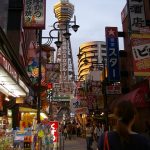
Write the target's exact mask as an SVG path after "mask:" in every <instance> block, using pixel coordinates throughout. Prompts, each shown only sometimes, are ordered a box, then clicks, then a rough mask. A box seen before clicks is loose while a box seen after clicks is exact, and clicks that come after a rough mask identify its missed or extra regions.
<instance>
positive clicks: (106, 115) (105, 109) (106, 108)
mask: <svg viewBox="0 0 150 150" xmlns="http://www.w3.org/2000/svg"><path fill="white" fill-rule="evenodd" d="M102 63H103V67H104V80H103V95H104V111H105V112H104V113H105V121H106V129H108V106H107V93H106V68H105V67H106V65H105V60H104V57H103V60H102Z"/></svg>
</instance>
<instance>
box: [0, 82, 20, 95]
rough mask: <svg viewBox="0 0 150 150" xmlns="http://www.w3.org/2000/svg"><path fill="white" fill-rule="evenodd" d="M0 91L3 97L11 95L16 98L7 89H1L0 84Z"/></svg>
mask: <svg viewBox="0 0 150 150" xmlns="http://www.w3.org/2000/svg"><path fill="white" fill-rule="evenodd" d="M0 91H1V92H2V93H4V94H5V95H7V96H9V95H11V96H13V97H17V95H15V94H13V93H11V92H10V91H9V90H8V89H6V88H5V87H3V86H2V85H1V84H0Z"/></svg>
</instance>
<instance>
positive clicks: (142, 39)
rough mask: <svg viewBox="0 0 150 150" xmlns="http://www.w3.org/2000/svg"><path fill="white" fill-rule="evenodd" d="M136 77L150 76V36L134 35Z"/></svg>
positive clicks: (133, 48) (132, 36)
mask: <svg viewBox="0 0 150 150" xmlns="http://www.w3.org/2000/svg"><path fill="white" fill-rule="evenodd" d="M131 42H132V53H133V58H134V60H133V65H134V74H135V76H150V34H132V35H131Z"/></svg>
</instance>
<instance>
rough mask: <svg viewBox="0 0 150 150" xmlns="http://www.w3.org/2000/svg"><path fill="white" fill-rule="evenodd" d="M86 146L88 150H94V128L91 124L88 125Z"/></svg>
mask: <svg viewBox="0 0 150 150" xmlns="http://www.w3.org/2000/svg"><path fill="white" fill-rule="evenodd" d="M85 133H86V145H87V150H92V148H91V147H92V142H93V128H92V126H91V125H90V123H87V125H86V129H85Z"/></svg>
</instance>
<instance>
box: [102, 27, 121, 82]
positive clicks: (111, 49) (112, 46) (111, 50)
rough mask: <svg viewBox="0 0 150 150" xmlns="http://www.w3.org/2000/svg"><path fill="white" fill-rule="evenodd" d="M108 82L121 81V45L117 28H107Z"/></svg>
mask: <svg viewBox="0 0 150 150" xmlns="http://www.w3.org/2000/svg"><path fill="white" fill-rule="evenodd" d="M105 34H106V45H107V67H108V80H109V81H119V80H120V70H119V45H118V30H117V27H106V28H105Z"/></svg>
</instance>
